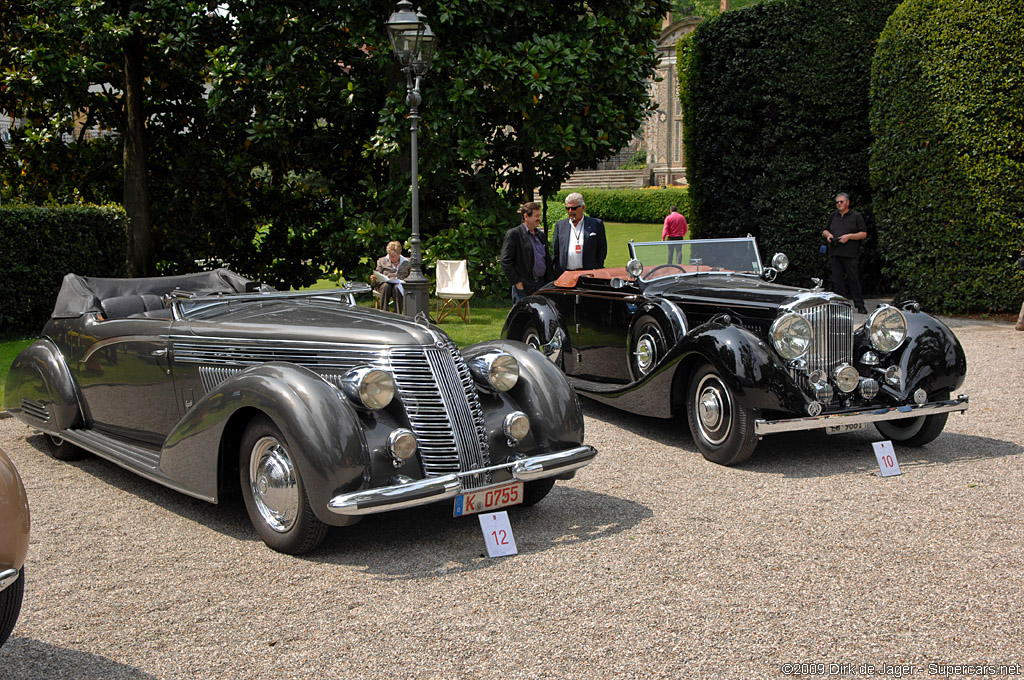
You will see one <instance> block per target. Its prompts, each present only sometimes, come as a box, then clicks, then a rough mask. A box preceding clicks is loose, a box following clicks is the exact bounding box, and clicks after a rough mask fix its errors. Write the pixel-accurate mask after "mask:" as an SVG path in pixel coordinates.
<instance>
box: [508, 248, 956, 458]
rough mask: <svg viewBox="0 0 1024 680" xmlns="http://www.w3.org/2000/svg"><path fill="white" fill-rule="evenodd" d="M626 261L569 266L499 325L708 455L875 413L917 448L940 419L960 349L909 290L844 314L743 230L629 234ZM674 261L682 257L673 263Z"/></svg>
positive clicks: (589, 388) (585, 384) (582, 383)
mask: <svg viewBox="0 0 1024 680" xmlns="http://www.w3.org/2000/svg"><path fill="white" fill-rule="evenodd" d="M629 247H630V257H631V259H630V262H629V264H628V265H627V266H626V267H625V268H624V269H601V270H596V271H570V272H566V273H564V274H563V275H562V276H561V277H560V278H559V279H558V280H557V281H554V282H552V283H549V284H548V285H547V286H545V287H544V288H542V289H541V290H540V291H539V292H538V293H537V294H536V295H533V296H530V297H527V298H524V299H522V300H520V301H519V302H518V303H517V304H516V305H515V306H514V307H513V308H512V310H511V311H510V312H509V314H508V317H507V319H506V320H505V326H504V329H503V331H502V336H503V337H505V338H510V339H515V340H521V341H523V342H525V343H527V344H529V345H532V346H533V347H535V348H537V349H539V350H541V351H542V352H543V353H544V354H545V355H546V356H547V357H548V358H549V359H550V360H551V361H552V362H553V363H555V364H556V365H557V366H559V367H560V368H561V369H562V370H563V371H564V372H565V373H566V375H568V376H569V380H570V383H571V384H572V385H573V387H575V388H576V390H577V392H579V393H580V394H583V395H585V396H587V397H591V398H593V399H596V400H598V401H602V402H605V403H608V404H611V405H613V406H616V407H618V408H621V409H624V410H626V411H630V412H633V413H639V414H645V415H649V416H656V417H662V418H675V417H682V414H683V413H685V414H686V415H685V418H686V420H687V421H688V422H689V426H690V431H691V432H692V434H693V439H694V442H695V443H696V445H697V447H698V448H699V449H700V451H701V453H703V454H704V457H705V458H707V459H708V460H711V461H713V462H716V463H721V464H723V465H734V464H736V463H740V462H742V461H744V460H746V459H747V458H749V457H750V455H751V453H753V451H754V448H755V447H756V445H757V442H758V440H759V439H760V438H761V437H763V436H764V435H766V434H772V433H776V432H786V431H795V430H810V429H826V430H827V431H828V432H830V433H835V432H843V431H850V430H855V429H861V428H864V427H866V426H867V424H868V423H873V424H874V426H875V427H876V428H877V429H878V431H879V432H880V433H881V434H882V436H883V437H885V438H886V439H889V440H891V441H893V442H894V443H897V444H902V445H905V446H921V445H923V444H927V443H928V442H930V441H932V440H933V439H935V437H937V436H938V435H939V433H940V432H942V429H943V427H945V424H946V418H947V417H948V415H949V413H950V412H954V411H965V410H966V409H967V405H968V399H967V397H966V396H964V395H958V396H956V397H955V398H951V396H952V395H953V393H954V391H955V390H957V388H959V387H960V386H961V385H962V384H963V380H964V376H965V375H966V372H967V361H966V358H965V356H964V351H963V348H962V347H961V346H960V343H959V341H958V340H957V338H956V336H955V335H953V333H952V332H951V331H950V330H949V328H947V327H946V326H945V325H944V324H943V323H942V322H941V321H939V320H937V319H935V318H934V317H932V316H929V315H928V314H925V313H924V312H922V311H921V309H920V305H918V304H917V303H915V302H911V301H908V302H904V303H902V304H901V305H899V306H892V305H882V306H880V307H879V308H878V309H876V310H875V311H874V312H872V313H871V314H870V315H869V316H868V317H867V319H866V320H865V321H864V323H863V324H860V325H857V324H855V316H854V313H853V305H852V303H851V301H850V300H848V299H846V298H843V297H841V296H839V295H836V294H834V293H829V292H826V291H823V290H822V289H821V284H820V281H817V282H815V283H816V287H815V288H813V289H801V288H793V287H789V286H783V285H779V284H777V283H775V282H774V280H775V277H776V276H777V274H778V272H779V271H782V270H784V269H785V268H787V267H788V264H789V261H788V259H787V258H786V257H785V256H784V255H782V254H777V255H775V256H774V257H773V258H772V264H771V266H765V265H763V264H762V261H761V256H760V254H759V252H758V249H757V244H756V243H755V241H754V239H753V238H750V237H748V238H729V239H707V240H692V241H683V242H667V243H666V242H661V241H658V242H652V243H630V244H629ZM684 263H685V264H684Z"/></svg>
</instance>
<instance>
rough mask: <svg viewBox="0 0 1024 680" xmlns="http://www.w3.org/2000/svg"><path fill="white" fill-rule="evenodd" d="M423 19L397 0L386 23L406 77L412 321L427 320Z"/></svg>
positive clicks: (427, 38)
mask: <svg viewBox="0 0 1024 680" xmlns="http://www.w3.org/2000/svg"><path fill="white" fill-rule="evenodd" d="M425 19H426V17H425V16H423V15H422V14H421V13H419V12H413V11H412V3H411V2H409V0H401V1H400V2H399V3H398V7H396V8H395V11H394V12H393V13H392V14H391V18H390V19H388V36H389V37H390V38H391V47H392V49H394V51H395V56H396V57H398V61H399V63H400V64H401V65H402V70H403V71H405V77H406V86H405V89H406V96H405V102H406V103H407V104H408V105H409V121H410V123H411V125H410V127H409V130H410V132H411V133H412V152H411V156H412V159H411V160H412V170H411V173H412V236H411V237H410V239H409V241H410V242H411V243H412V258H411V261H410V266H411V271H410V272H409V278H408V279H406V280H405V314H406V316H411V317H413V318H416V315H417V314H419V313H420V312H423V313H424V314H425V315H427V316H428V317H429V316H430V301H429V296H428V295H427V287H428V283H427V277H426V276H424V275H423V253H422V250H421V247H420V246H421V242H420V181H419V179H420V178H419V150H418V149H417V138H416V135H417V133H418V132H419V123H420V115H419V105H420V103H421V102H422V101H423V99H422V97H420V84H421V83H422V81H423V75H424V74H425V73H426V72H427V70H428V69H429V68H430V60H431V59H432V58H433V57H434V33H433V31H431V30H430V26H427V23H426V21H425Z"/></svg>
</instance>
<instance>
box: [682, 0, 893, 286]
mask: <svg viewBox="0 0 1024 680" xmlns="http://www.w3.org/2000/svg"><path fill="white" fill-rule="evenodd" d="M898 4H899V3H898V0H844V2H841V3H836V2H834V0H775V1H774V2H764V3H761V4H758V5H754V6H752V7H748V8H746V9H742V10H739V11H734V12H726V13H724V14H721V15H719V16H718V17H716V18H714V19H711V20H710V21H706V22H704V23H702V24H700V25H699V26H698V27H697V29H696V30H695V31H694V32H693V33H692V34H690V36H688V37H687V38H684V39H683V40H681V41H680V42H679V46H678V50H679V55H678V56H679V59H678V63H679V64H680V68H679V71H680V99H681V100H682V103H683V122H684V128H685V129H684V136H685V139H686V167H687V176H688V179H689V182H690V196H691V200H692V203H693V207H692V212H693V219H694V223H695V229H694V231H695V234H696V235H700V236H708V237H710V236H741V235H744V234H746V233H748V232H749V233H751V234H754V235H755V236H757V237H758V238H759V240H760V243H761V249H762V251H763V252H775V251H778V250H781V251H783V252H786V253H787V254H788V255H789V257H790V260H791V262H792V268H791V269H790V271H789V272H786V273H785V274H784V275H783V277H782V279H780V280H782V281H784V282H786V283H792V284H797V285H808V284H809V277H811V276H821V277H826V272H827V263H826V261H825V258H824V256H822V255H821V254H820V253H819V252H818V246H819V245H820V244H821V242H822V241H821V230H822V229H823V228H824V226H825V220H826V219H827V218H828V215H829V213H830V212H831V210H832V209H833V208H834V200H833V199H834V196H835V194H836V193H838V192H840V191H846V192H848V193H849V194H850V197H851V203H852V205H853V207H854V208H855V209H857V210H859V211H861V212H862V213H863V214H864V216H865V219H866V220H867V223H868V228H869V230H872V225H873V217H872V196H871V190H870V182H869V177H868V152H869V148H870V146H871V139H870V133H869V129H868V89H869V82H870V72H871V58H872V55H873V53H874V47H875V40H876V39H877V37H878V35H879V33H881V31H882V28H883V27H884V26H885V21H886V19H887V18H888V16H889V15H890V14H891V13H892V11H893V10H894V9H895V7H896V6H897V5H898ZM873 236H874V234H873V230H872V231H871V233H869V239H868V240H867V241H866V242H864V246H863V248H862V255H861V279H862V282H863V283H864V284H865V286H866V288H867V289H868V290H871V289H872V288H877V287H878V285H879V281H878V276H877V274H878V271H879V269H880V265H879V263H878V259H877V256H876V253H877V242H876V240H875V238H873ZM826 280H827V279H826Z"/></svg>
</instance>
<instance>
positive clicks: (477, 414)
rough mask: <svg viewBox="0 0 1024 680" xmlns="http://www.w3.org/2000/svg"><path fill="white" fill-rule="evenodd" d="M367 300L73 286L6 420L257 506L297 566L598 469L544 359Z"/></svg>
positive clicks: (264, 531)
mask: <svg viewBox="0 0 1024 680" xmlns="http://www.w3.org/2000/svg"><path fill="white" fill-rule="evenodd" d="M367 291H369V287H368V286H366V285H365V284H354V285H350V286H349V287H347V288H344V289H338V290H335V291H315V292H298V293H284V292H276V291H273V290H271V289H268V288H266V287H264V286H260V285H258V284H256V283H254V282H252V281H248V280H247V279H244V278H243V277H241V276H238V275H237V274H234V273H232V272H230V271H227V270H223V269H221V270H217V271H211V272H204V273H199V274H187V275H181V276H169V277H156V278H140V279H102V278H86V277H82V276H76V275H74V274H68V275H67V276H66V277H65V278H64V281H63V284H62V287H61V290H60V293H59V294H58V297H57V301H56V304H55V306H54V309H53V314H52V318H51V319H50V321H49V322H48V323H47V324H46V326H45V328H44V329H43V332H42V337H41V338H40V339H39V340H37V341H36V342H35V343H34V344H32V345H30V346H29V347H28V348H26V349H25V350H24V351H23V352H22V353H21V354H19V355H18V357H17V358H16V359H15V360H14V363H13V365H12V367H11V371H10V373H9V375H8V379H7V387H6V395H5V402H6V404H5V406H6V408H7V410H9V411H10V412H11V413H12V414H14V415H15V416H16V417H18V418H20V419H21V420H22V421H24V422H25V423H27V424H28V425H30V426H33V427H35V428H37V429H39V430H41V431H43V432H45V433H46V434H48V435H49V437H50V439H51V440H52V450H51V453H52V455H53V456H55V457H57V458H60V459H69V458H72V457H75V456H77V455H81V453H82V451H83V450H86V451H90V452H92V453H94V454H96V455H99V456H102V457H104V458H107V459H109V460H111V461H113V462H115V463H117V464H118V465H121V466H123V467H125V468H127V469H129V470H131V471H133V472H135V473H138V474H140V475H142V476H144V477H146V478H148V479H151V480H153V481H156V482H159V483H161V484H164V485H166V486H168V487H171V488H173V489H176V490H178V491H181V492H183V493H186V494H189V495H191V496H195V497H197V498H201V499H204V500H207V501H210V502H214V503H216V502H217V501H218V499H220V498H221V496H222V495H223V494H224V493H226V492H229V491H232V490H235V489H241V492H242V494H243V497H244V499H245V506H246V509H247V510H248V513H249V517H250V519H251V520H252V523H253V525H254V526H255V527H256V530H257V532H258V533H259V535H260V537H261V538H262V539H263V540H264V542H266V544H267V545H268V546H270V547H271V548H273V549H275V550H279V551H281V552H286V553H293V554H297V553H302V552H306V551H309V550H312V549H313V548H314V547H316V546H317V545H318V544H319V543H320V542H321V541H322V540H323V538H324V535H325V533H326V530H327V527H328V526H329V525H335V526H344V525H349V524H352V523H354V522H356V521H358V520H359V519H360V517H361V516H362V515H366V514H370V513H379V512H386V511H389V510H395V509H399V508H407V507H412V506H416V505H421V504H426V503H434V502H437V501H442V500H447V501H448V502H451V503H452V506H453V513H454V514H455V515H467V514H472V513H476V512H480V511H483V510H492V509H495V508H499V507H505V506H509V505H516V504H526V505H531V504H533V503H536V502H538V501H539V500H541V499H542V498H544V496H545V495H546V494H547V493H548V492H549V491H550V490H551V488H552V487H553V485H554V483H555V480H556V479H568V478H571V477H572V476H573V475H574V474H575V471H576V470H577V469H578V468H580V467H582V466H584V465H586V464H587V463H589V462H590V461H591V460H592V459H593V458H594V456H595V455H596V453H597V452H596V451H595V449H594V448H593V447H591V446H587V445H584V444H583V416H582V413H581V410H580V405H579V402H578V400H577V398H576V395H575V393H574V392H573V391H572V389H571V388H570V387H569V385H568V383H567V381H566V379H565V377H564V376H563V375H562V374H561V373H560V372H559V371H558V369H557V368H555V367H554V366H553V365H552V364H551V363H550V362H548V361H547V360H545V359H544V358H543V357H542V356H541V355H540V354H538V353H536V352H534V351H532V350H529V349H528V348H527V347H525V346H524V345H522V344H521V343H517V342H507V341H495V342H485V343H480V344H477V345H473V346H472V347H469V348H466V349H465V350H464V351H463V352H460V351H459V350H458V348H457V347H456V346H455V344H454V343H453V342H452V340H451V339H450V338H449V337H448V336H447V335H446V334H445V333H444V332H443V331H441V330H440V329H438V328H437V327H435V326H432V325H430V324H429V323H427V322H426V320H422V321H421V322H419V323H417V322H414V321H411V320H409V319H407V318H405V317H402V316H397V315H395V314H390V313H387V312H381V311H377V310H373V309H367V308H364V307H360V306H357V305H356V304H355V300H354V295H355V294H356V293H362V292H367Z"/></svg>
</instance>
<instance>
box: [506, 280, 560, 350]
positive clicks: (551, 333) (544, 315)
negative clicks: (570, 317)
mask: <svg viewBox="0 0 1024 680" xmlns="http://www.w3.org/2000/svg"><path fill="white" fill-rule="evenodd" d="M531 321H532V322H534V323H536V324H537V330H539V331H540V334H541V340H542V341H543V343H544V344H545V345H547V344H548V343H550V342H551V340H552V339H553V338H555V337H556V335H557V334H558V332H559V331H561V337H560V338H559V340H560V343H559V347H562V346H567V345H568V342H569V336H568V333H567V332H566V330H567V328H568V327H567V326H566V324H565V323H564V319H562V312H561V310H560V309H559V308H558V305H556V304H555V303H554V302H552V301H551V300H550V299H548V298H546V297H542V296H539V295H531V296H529V297H525V298H523V299H522V300H520V301H519V302H517V303H516V304H515V306H513V307H512V310H511V311H510V312H509V314H508V317H506V318H505V324H504V326H502V329H501V337H502V338H505V339H512V340H518V339H519V338H521V337H522V335H523V330H524V329H525V328H526V325H527V324H528V323H530V322H531ZM559 356H560V353H559V351H558V350H553V351H552V352H551V354H550V355H549V358H550V359H551V361H558V357H559Z"/></svg>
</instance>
